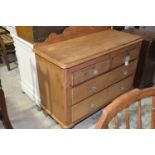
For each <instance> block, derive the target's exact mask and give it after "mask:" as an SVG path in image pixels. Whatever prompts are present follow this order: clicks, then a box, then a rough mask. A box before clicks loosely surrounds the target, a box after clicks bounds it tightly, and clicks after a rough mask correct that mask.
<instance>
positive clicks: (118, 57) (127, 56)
mask: <svg viewBox="0 0 155 155" xmlns="http://www.w3.org/2000/svg"><path fill="white" fill-rule="evenodd" d="M139 48H140V44H137V45H134V46H133V45H132V46H131V47H126V48H124V49H121V50H120V51H119V52H115V53H112V54H111V59H112V62H111V69H113V68H116V67H118V66H120V65H122V64H125V62H126V65H127V64H128V63H130V61H132V60H134V59H137V58H138V56H139Z"/></svg>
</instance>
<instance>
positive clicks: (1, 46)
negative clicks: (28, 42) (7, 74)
mask: <svg viewBox="0 0 155 155" xmlns="http://www.w3.org/2000/svg"><path fill="white" fill-rule="evenodd" d="M10 54H14V55H15V47H14V45H13V40H12V38H11V36H10V35H9V34H3V35H0V55H1V56H2V59H3V61H4V63H5V64H6V66H7V69H8V70H10V63H11V62H14V61H16V58H15V59H14V60H9V58H8V56H9V55H10Z"/></svg>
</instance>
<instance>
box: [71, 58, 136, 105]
mask: <svg viewBox="0 0 155 155" xmlns="http://www.w3.org/2000/svg"><path fill="white" fill-rule="evenodd" d="M136 66H137V60H135V61H132V62H131V63H130V64H129V65H128V66H121V67H119V68H117V69H115V70H113V71H111V72H108V73H106V74H103V75H100V76H98V77H96V78H94V79H92V80H89V81H87V82H85V83H83V84H81V85H78V86H76V87H74V88H73V89H72V104H75V103H78V102H79V101H81V100H83V99H85V98H87V97H89V96H91V95H94V94H96V93H97V92H99V91H101V90H102V89H104V88H106V87H108V86H110V85H112V84H114V83H116V82H119V81H120V80H122V79H124V78H127V77H128V76H129V75H131V74H134V73H135V71H136Z"/></svg>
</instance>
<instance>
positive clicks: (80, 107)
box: [72, 76, 134, 122]
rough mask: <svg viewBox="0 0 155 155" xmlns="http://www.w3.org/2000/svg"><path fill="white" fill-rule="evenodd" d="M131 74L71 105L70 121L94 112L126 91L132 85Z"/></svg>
mask: <svg viewBox="0 0 155 155" xmlns="http://www.w3.org/2000/svg"><path fill="white" fill-rule="evenodd" d="M133 78H134V77H133V76H131V77H128V78H127V79H125V80H123V81H121V82H119V83H116V84H114V85H113V86H111V87H109V88H107V89H104V90H103V91H101V92H99V93H97V94H95V95H93V96H91V97H89V98H87V99H85V100H83V101H81V102H80V103H78V104H76V105H74V106H73V107H72V122H75V121H77V120H79V119H81V118H84V117H85V116H87V115H89V114H91V113H93V112H95V111H96V110H98V109H99V108H101V107H102V106H105V105H106V104H107V103H109V102H111V101H112V100H113V99H114V98H115V97H117V96H119V95H120V94H122V93H124V92H126V91H128V90H129V89H131V88H132V85H133Z"/></svg>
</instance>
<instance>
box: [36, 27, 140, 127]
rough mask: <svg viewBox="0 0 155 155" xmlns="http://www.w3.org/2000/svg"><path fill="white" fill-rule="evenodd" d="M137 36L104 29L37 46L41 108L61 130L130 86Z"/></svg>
mask: <svg viewBox="0 0 155 155" xmlns="http://www.w3.org/2000/svg"><path fill="white" fill-rule="evenodd" d="M141 42H142V38H141V37H139V36H136V35H131V34H127V33H125V32H119V31H115V30H106V31H102V32H97V33H93V34H89V35H86V36H83V37H78V38H75V39H70V40H67V41H63V42H59V43H55V44H52V45H46V46H41V47H37V48H35V49H34V51H35V53H36V60H37V69H38V78H39V86H40V93H41V102H42V105H41V106H42V108H43V109H44V110H45V111H46V112H47V113H48V114H49V115H50V116H52V117H53V118H54V119H55V120H56V121H57V122H58V123H59V124H60V125H61V126H62V127H63V128H70V127H73V126H74V125H75V124H76V123H78V122H79V121H81V120H82V119H84V118H86V117H88V116H89V115H91V114H92V113H94V112H96V111H97V110H99V109H101V108H102V107H104V106H106V105H107V104H108V103H109V102H110V101H111V100H113V99H114V98H115V97H117V96H119V95H120V94H122V93H124V92H126V91H128V90H129V89H131V88H132V86H133V80H134V74H135V71H136V67H137V61H138V56H139V51H140V47H141Z"/></svg>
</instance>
